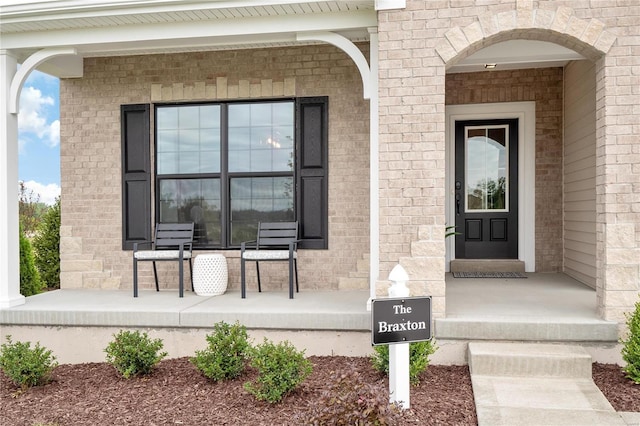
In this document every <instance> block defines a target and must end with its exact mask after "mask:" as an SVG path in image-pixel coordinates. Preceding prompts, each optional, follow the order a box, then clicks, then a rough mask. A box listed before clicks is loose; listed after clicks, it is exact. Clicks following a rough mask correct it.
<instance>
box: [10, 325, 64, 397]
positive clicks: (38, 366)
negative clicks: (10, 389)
mask: <svg viewBox="0 0 640 426" xmlns="http://www.w3.org/2000/svg"><path fill="white" fill-rule="evenodd" d="M57 365H58V363H57V362H56V357H55V356H53V355H52V352H51V351H50V350H48V349H47V348H44V347H42V346H40V343H36V345H35V347H33V348H31V343H30V342H15V343H14V342H12V341H11V336H7V343H3V344H2V346H0V368H2V371H4V373H5V374H6V375H7V377H9V379H11V381H13V383H15V384H16V385H18V386H20V387H21V388H22V389H26V388H29V387H31V386H37V385H43V384H45V383H48V382H49V380H50V379H51V373H52V372H53V369H54V368H55V367H56V366H57Z"/></svg>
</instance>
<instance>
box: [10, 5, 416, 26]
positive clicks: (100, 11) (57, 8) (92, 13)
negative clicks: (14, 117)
mask: <svg viewBox="0 0 640 426" xmlns="http://www.w3.org/2000/svg"><path fill="white" fill-rule="evenodd" d="M0 1H1V0H0ZM373 1H374V0H362V1H358V3H362V2H364V3H368V2H373ZM383 1H385V2H398V1H402V2H404V0H383ZM314 3H326V1H325V0H227V1H219V0H218V1H210V0H209V1H202V0H199V1H185V0H121V1H114V0H62V1H47V2H35V3H34V2H27V1H24V2H22V3H21V4H15V5H8V6H1V7H0V11H1V12H2V15H3V17H4V18H5V19H8V20H10V21H11V22H20V20H30V19H33V18H34V17H36V18H39V19H44V20H50V19H65V18H66V19H69V18H73V19H78V18H96V17H103V16H113V14H114V13H117V14H121V15H136V14H148V13H171V12H186V11H202V10H220V9H230V10H231V9H239V8H252V7H258V8H259V7H278V6H287V5H313V4H314ZM311 7H313V6H311Z"/></svg>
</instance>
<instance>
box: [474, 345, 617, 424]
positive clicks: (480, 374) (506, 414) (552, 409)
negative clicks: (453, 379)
mask: <svg viewBox="0 0 640 426" xmlns="http://www.w3.org/2000/svg"><path fill="white" fill-rule="evenodd" d="M468 350H469V370H470V372H471V383H472V385H473V395H474V400H475V404H476V413H477V416H478V425H480V426H484V425H491V426H497V425H519V426H529V425H531V426H533V425H536V426H537V425H587V424H588V425H611V426H614V425H620V426H622V425H626V422H625V420H624V419H623V418H622V416H621V415H620V414H618V413H616V412H615V410H614V409H613V407H612V406H611V404H610V403H609V401H607V399H606V398H605V397H604V395H603V394H602V392H600V389H598V387H597V386H596V385H595V383H594V382H593V380H592V379H591V356H589V355H588V354H587V353H586V351H585V350H584V349H583V348H581V347H579V346H572V345H559V344H558V345H553V344H534V343H506V342H470V343H469V349H468Z"/></svg>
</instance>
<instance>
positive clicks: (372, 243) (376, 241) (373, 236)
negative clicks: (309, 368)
mask: <svg viewBox="0 0 640 426" xmlns="http://www.w3.org/2000/svg"><path fill="white" fill-rule="evenodd" d="M369 62H370V65H369V68H370V71H369V73H370V75H369V79H370V84H369V87H370V92H369V94H370V98H369V293H370V297H369V299H370V300H373V299H375V298H376V283H377V281H378V274H379V273H380V272H379V271H380V173H379V171H380V165H379V149H380V148H379V138H378V133H379V127H380V126H379V123H380V121H379V120H380V119H379V114H378V109H379V94H378V28H369Z"/></svg>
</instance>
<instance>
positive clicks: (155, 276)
mask: <svg viewBox="0 0 640 426" xmlns="http://www.w3.org/2000/svg"><path fill="white" fill-rule="evenodd" d="M153 277H154V278H155V279H156V291H160V287H159V286H158V270H157V269H156V261H155V260H154V261H153Z"/></svg>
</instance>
